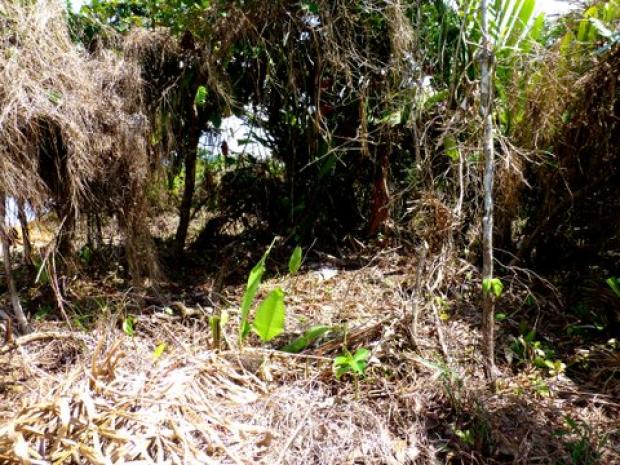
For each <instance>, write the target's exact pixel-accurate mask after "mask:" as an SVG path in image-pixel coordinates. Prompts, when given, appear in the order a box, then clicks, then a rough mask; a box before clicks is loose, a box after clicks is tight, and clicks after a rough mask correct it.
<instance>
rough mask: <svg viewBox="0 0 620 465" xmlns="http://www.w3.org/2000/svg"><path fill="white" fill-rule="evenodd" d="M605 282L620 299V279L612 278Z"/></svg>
mask: <svg viewBox="0 0 620 465" xmlns="http://www.w3.org/2000/svg"><path fill="white" fill-rule="evenodd" d="M605 282H606V283H607V285H608V286H609V287H610V288H611V290H612V291H614V294H616V295H617V296H618V297H620V279H619V278H617V277H614V276H612V277H611V278H607V279H606V280H605Z"/></svg>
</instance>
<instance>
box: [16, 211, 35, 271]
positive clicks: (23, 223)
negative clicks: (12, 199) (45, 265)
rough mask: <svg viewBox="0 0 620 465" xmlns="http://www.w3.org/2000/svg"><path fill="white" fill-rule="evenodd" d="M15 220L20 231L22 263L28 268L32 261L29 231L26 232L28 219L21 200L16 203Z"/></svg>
mask: <svg viewBox="0 0 620 465" xmlns="http://www.w3.org/2000/svg"><path fill="white" fill-rule="evenodd" d="M17 218H18V219H19V225H20V227H21V230H22V240H23V242H24V262H25V263H26V265H28V266H29V267H31V266H33V261H32V242H30V231H29V230H28V217H27V216H26V208H25V203H24V201H23V200H18V201H17Z"/></svg>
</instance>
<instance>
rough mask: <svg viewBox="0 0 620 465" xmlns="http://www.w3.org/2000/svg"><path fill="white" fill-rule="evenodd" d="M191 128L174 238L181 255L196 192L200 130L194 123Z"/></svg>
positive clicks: (186, 148)
mask: <svg viewBox="0 0 620 465" xmlns="http://www.w3.org/2000/svg"><path fill="white" fill-rule="evenodd" d="M192 126H193V127H192V129H191V132H190V134H189V135H188V141H187V145H186V147H185V151H186V153H185V185H184V187H183V198H182V200H181V206H180V208H179V226H178V228H177V233H176V238H175V241H176V250H177V253H178V254H182V253H183V249H184V247H185V240H186V239H187V230H188V228H189V222H190V219H191V208H192V200H193V199H194V191H195V190H196V157H197V154H198V141H199V139H200V130H199V128H198V126H197V125H196V124H195V123H194V124H193V125H192Z"/></svg>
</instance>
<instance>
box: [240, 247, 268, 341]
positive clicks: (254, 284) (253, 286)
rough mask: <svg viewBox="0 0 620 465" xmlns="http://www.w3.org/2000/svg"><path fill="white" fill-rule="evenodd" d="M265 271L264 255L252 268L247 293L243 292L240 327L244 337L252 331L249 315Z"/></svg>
mask: <svg viewBox="0 0 620 465" xmlns="http://www.w3.org/2000/svg"><path fill="white" fill-rule="evenodd" d="M264 273H265V260H264V257H263V258H262V259H261V260H260V261H259V262H258V263H257V264H256V265H255V266H254V268H252V271H250V276H249V277H248V283H247V285H246V288H245V293H244V294H243V299H242V300H241V326H240V328H239V331H240V332H241V337H242V338H245V337H246V336H247V335H248V333H249V332H250V325H249V323H248V315H249V313H250V308H251V307H252V302H254V297H256V293H257V292H258V287H259V286H260V282H261V279H262V277H263V274H264Z"/></svg>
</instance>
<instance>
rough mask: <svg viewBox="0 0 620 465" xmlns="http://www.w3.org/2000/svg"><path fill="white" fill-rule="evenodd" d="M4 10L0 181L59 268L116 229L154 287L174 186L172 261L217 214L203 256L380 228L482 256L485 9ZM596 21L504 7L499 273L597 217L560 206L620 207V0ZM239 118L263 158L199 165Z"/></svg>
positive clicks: (496, 34) (285, 4)
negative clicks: (210, 141) (39, 229)
mask: <svg viewBox="0 0 620 465" xmlns="http://www.w3.org/2000/svg"><path fill="white" fill-rule="evenodd" d="M45 3H48V2H45ZM52 3H53V2H52ZM1 7H2V11H3V19H2V40H3V43H4V44H5V45H4V50H5V54H4V57H3V63H2V76H1V82H0V86H2V88H1V92H0V98H1V99H2V101H3V113H2V115H3V121H2V126H1V127H0V130H1V131H2V135H3V138H4V140H6V141H7V143H6V144H4V145H3V148H2V149H1V150H2V163H3V170H2V173H0V189H1V190H2V191H3V192H4V193H5V194H6V195H7V196H9V197H12V198H14V199H17V200H18V201H19V202H20V203H21V204H26V205H29V206H30V207H32V208H33V209H35V210H36V211H38V212H43V211H47V210H49V209H53V210H55V211H56V212H57V215H58V219H59V221H60V224H61V227H60V230H59V238H60V240H59V244H60V245H61V247H60V250H61V252H62V253H63V254H64V255H65V258H70V256H71V255H73V254H74V253H75V251H74V250H72V249H73V247H72V242H73V241H74V232H73V231H74V229H75V224H76V222H79V221H78V220H79V218H84V219H88V224H89V225H93V224H94V225H99V226H98V227H99V228H100V224H101V220H102V219H105V218H106V217H110V216H112V215H116V216H117V218H118V220H119V222H120V223H121V227H122V228H123V230H124V231H125V235H126V236H127V241H126V242H127V249H126V250H127V253H126V258H127V260H128V262H129V265H130V270H131V272H132V274H133V275H134V276H136V277H144V276H151V277H153V276H157V271H158V269H157V268H158V267H157V261H158V260H157V258H156V257H155V255H154V251H153V247H152V242H151V240H150V238H149V237H148V222H149V218H150V216H151V214H150V213H149V212H150V211H154V210H151V208H150V207H152V206H153V205H152V203H153V200H154V199H159V198H160V197H159V194H158V193H159V192H160V191H167V193H168V195H169V196H168V200H167V202H168V205H169V206H170V205H172V206H173V208H178V209H179V210H178V211H179V215H178V216H179V224H178V227H177V231H176V235H175V240H174V243H175V250H176V252H175V253H176V254H182V253H183V250H184V247H185V246H186V245H187V243H188V240H187V237H188V230H189V228H190V224H191V222H192V219H193V218H195V217H196V216H197V215H198V214H199V213H200V212H201V211H202V210H207V211H208V212H209V215H211V218H212V219H211V221H209V222H207V224H206V226H205V227H204V230H203V233H202V234H201V235H200V236H199V242H200V241H202V242H205V241H206V242H208V241H209V239H210V237H211V238H213V237H215V236H217V235H218V234H223V233H224V232H226V231H231V230H235V228H238V227H240V226H241V227H242V228H243V229H244V230H246V231H247V230H258V231H260V230H263V231H269V232H270V233H273V234H281V235H283V236H284V237H288V238H293V237H294V238H295V240H296V241H298V242H304V241H305V242H309V241H311V240H313V239H315V238H319V239H320V240H322V241H324V243H325V244H332V245H333V244H339V243H340V241H341V240H342V239H343V238H344V237H346V236H347V235H350V234H352V235H354V236H357V237H374V236H376V235H377V234H378V233H382V234H386V233H387V234H388V235H392V236H394V235H395V236H398V237H399V238H400V239H402V240H404V241H406V242H408V243H411V244H420V243H422V242H423V241H426V242H427V243H428V244H429V246H430V248H431V250H432V251H433V252H442V253H443V256H444V259H445V257H447V256H450V257H453V258H458V257H460V258H465V259H468V260H470V261H473V263H475V264H477V260H478V257H479V252H478V251H479V245H480V244H479V238H480V227H481V224H480V218H481V210H480V206H481V188H482V185H481V174H482V171H481V170H482V165H481V163H480V162H481V146H480V136H481V132H480V131H481V127H482V125H481V118H480V116H479V115H478V105H479V82H478V64H477V52H478V42H479V39H480V25H479V21H478V19H477V11H478V7H479V4H478V2H476V1H472V2H462V3H458V4H455V5H448V4H445V3H444V2H414V1H408V0H400V1H393V2H384V1H365V2H359V1H354V0H336V1H332V0H320V1H313V2H306V1H302V2H289V1H284V0H279V1H274V2H268V3H265V2H263V1H258V0H257V1H245V2H223V1H213V2H208V3H204V2H191V1H188V2H181V3H179V4H177V3H170V4H165V5H163V6H162V5H159V4H152V3H151V2H142V1H138V0H131V1H121V2H99V1H97V2H93V4H92V6H90V7H85V8H83V9H82V12H81V13H77V14H76V13H72V14H69V15H67V14H66V13H65V11H64V10H63V7H62V6H61V5H60V3H56V4H54V6H53V7H50V6H46V8H43V7H42V3H40V2H25V3H19V4H16V3H14V2H4V3H2V5H1ZM592 8H595V9H594V10H589V11H590V13H589V18H590V19H588V18H586V19H579V17H577V16H575V17H574V18H569V19H568V20H565V21H563V22H561V23H557V24H556V25H554V26H551V25H550V24H549V23H547V24H546V25H545V19H544V17H541V16H538V17H535V16H534V14H533V10H532V9H531V8H530V7H529V2H518V1H517V2H507V3H506V4H505V5H499V9H498V10H493V9H491V11H490V13H491V14H492V15H494V16H493V18H494V21H492V23H491V24H492V30H491V31H490V33H491V35H492V37H493V42H494V44H495V54H496V66H495V72H496V77H497V80H496V84H495V92H496V94H495V105H496V110H495V113H494V123H495V125H496V126H497V129H498V138H497V140H496V143H495V149H496V150H497V152H498V157H499V159H498V162H497V164H496V166H495V168H496V175H497V178H498V182H497V184H496V189H495V196H496V199H497V202H498V208H497V210H496V216H497V218H496V225H497V227H496V239H497V244H498V247H499V248H500V249H502V252H503V253H504V255H503V256H502V260H504V259H505V260H506V261H508V260H509V259H508V258H507V257H510V256H511V255H514V256H516V257H517V259H518V260H521V263H520V264H525V265H528V264H531V263H532V262H531V261H530V258H532V257H538V258H541V259H543V260H544V256H543V255H542V253H541V252H540V251H541V250H542V249H545V250H546V251H547V253H551V252H550V250H551V247H550V244H551V243H556V244H560V243H561V242H558V241H556V239H558V238H559V237H560V236H561V237H563V238H567V237H568V236H575V235H579V234H578V233H576V231H578V229H577V228H578V227H580V226H583V225H581V223H583V222H584V221H586V222H588V223H589V222H592V221H596V219H595V218H589V217H588V219H586V217H585V216H583V215H580V214H577V213H575V214H573V215H572V216H571V215H570V214H567V212H571V211H572V212H578V211H579V210H578V208H579V206H580V205H581V206H583V207H586V208H587V205H590V204H591V203H592V202H593V197H596V199H597V200H596V204H597V208H598V209H599V210H597V211H599V212H602V211H603V209H605V208H607V207H609V204H608V203H607V202H606V201H605V199H606V198H613V197H614V196H615V191H614V190H613V188H612V187H611V186H613V185H615V184H617V183H616V182H615V176H616V174H615V170H613V169H612V170H610V169H609V168H610V166H615V165H616V163H615V160H616V157H617V150H618V149H617V146H616V144H614V142H613V141H614V140H615V139H617V131H618V129H617V105H618V104H617V97H616V94H615V90H614V89H615V87H614V86H615V82H614V79H613V76H614V73H616V72H617V71H618V59H617V56H618V52H617V42H618V39H617V32H614V24H615V23H614V21H617V15H616V14H617V11H616V10H614V8H617V5H616V2H603V3H601V4H600V5H598V6H594V7H592ZM615 15H616V16H615ZM591 18H595V19H596V21H592V20H591ZM584 21H585V22H584ZM67 25H69V26H70V29H68V26H67ZM69 31H70V33H71V35H70V34H69ZM71 39H73V41H72V40H71ZM575 44H579V46H578V47H577V46H574V45H575ZM587 44H591V45H587ZM575 82H576V83H577V87H576V88H573V84H574V83H575ZM231 115H236V116H239V117H241V118H243V120H244V121H245V123H246V124H247V126H248V127H250V128H252V129H254V132H253V135H252V136H251V138H253V139H254V140H255V141H258V142H260V143H261V144H263V145H264V146H265V147H267V148H268V149H269V151H270V153H271V157H270V158H269V159H267V160H259V159H254V158H253V157H252V156H251V155H249V154H236V155H235V158H234V159H233V158H231V157H227V156H228V153H221V154H218V153H211V154H206V157H205V150H204V148H201V140H202V139H203V138H204V137H205V136H208V135H211V136H217V135H218V134H219V128H220V126H221V123H222V120H223V119H224V118H226V117H228V116H231ZM586 128H587V129H586ZM592 128H596V129H595V130H594V129H592ZM216 152H217V150H216ZM222 152H227V150H222ZM217 156H219V157H220V162H222V163H223V164H222V163H220V164H219V165H218V164H216V163H214V162H213V160H214V157H217ZM222 160H223V161H222ZM231 160H232V161H231ZM231 166H232V168H231ZM222 167H224V168H222ZM586 173H587V175H586ZM179 179H180V180H181V183H180V185H179ZM149 203H150V204H151V205H149ZM573 203H575V205H576V207H577V209H569V208H568V207H569V206H570V205H572V204H573ZM607 210H608V212H609V211H611V212H612V213H613V214H614V218H615V217H617V215H615V210H616V209H613V208H607ZM590 213H591V214H593V213H594V211H593V210H592V209H590ZM595 216H596V215H595ZM575 218H576V219H575ZM597 218H600V216H597ZM545 221H548V222H549V223H550V225H549V226H543V223H544V222H545ZM614 221H615V219H614ZM580 222H581V223H580ZM231 225H232V226H231ZM231 228H232V229H231ZM94 229H95V231H94V232H93V234H94V235H95V236H97V231H96V229H98V228H97V227H95V228H94ZM552 230H553V231H554V232H553V233H552V232H551V231H552ZM603 231H604V228H600V231H598V233H593V234H592V235H590V236H589V238H588V241H589V242H590V243H592V244H596V246H597V247H598V250H597V251H598V252H604V250H603V249H606V248H607V249H608V248H609V247H612V245H613V244H612V245H610V246H609V247H608V244H607V242H608V241H607V240H608V239H609V237H604V236H605V234H604V233H603ZM98 234H99V235H100V233H98ZM590 239H591V240H590ZM572 240H573V241H574V242H575V241H576V242H579V238H577V237H576V236H575V237H573V238H572ZM612 242H613V241H612ZM566 244H568V242H566ZM599 246H600V247H599ZM567 247H568V245H567ZM440 255H441V254H440Z"/></svg>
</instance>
